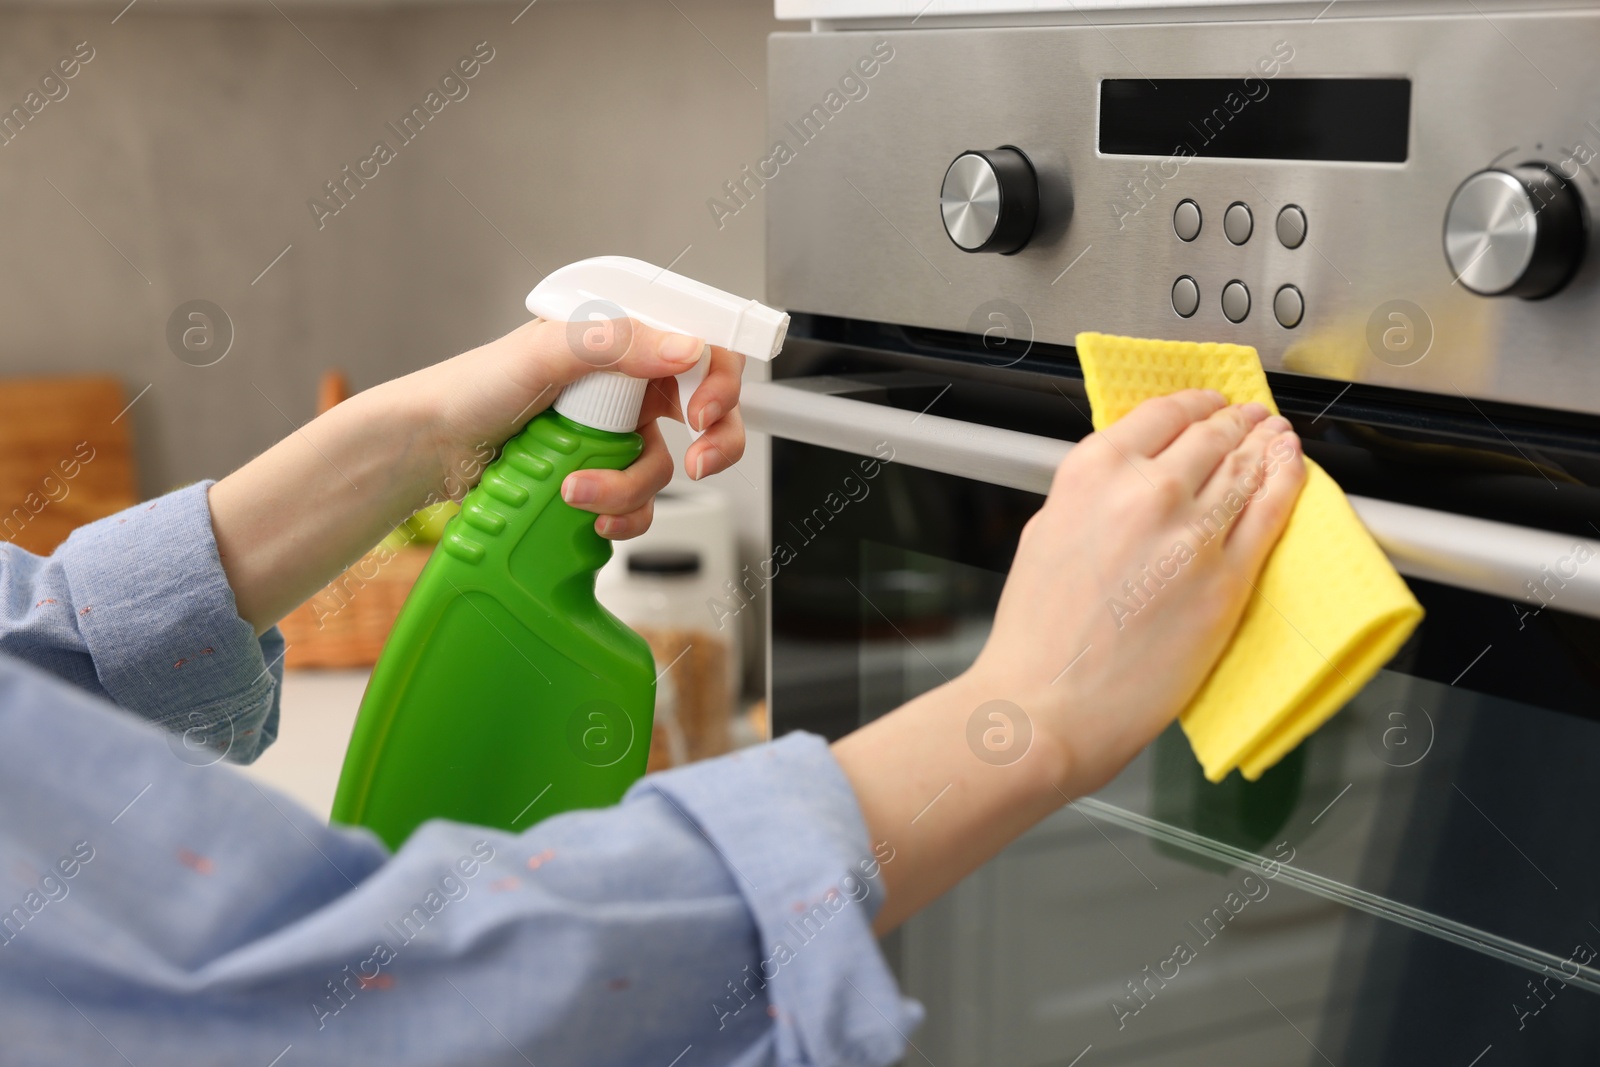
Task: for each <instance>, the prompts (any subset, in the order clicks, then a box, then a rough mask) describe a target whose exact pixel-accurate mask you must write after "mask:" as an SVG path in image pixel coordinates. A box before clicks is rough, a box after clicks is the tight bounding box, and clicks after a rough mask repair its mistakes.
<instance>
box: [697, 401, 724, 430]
mask: <svg viewBox="0 0 1600 1067" xmlns="http://www.w3.org/2000/svg"><path fill="white" fill-rule="evenodd" d="M720 418H722V405H721V404H719V403H717V402H716V401H715V400H713V401H712V402H711V403H709V404H707V405H706V406H705V407H703V408H701V409H700V425H699V426H698V427H697V429H701V430H704V429H705V428H706V427H707V426H710V425H711V424H712V423H714V422H716V421H717V420H718V419H720Z"/></svg>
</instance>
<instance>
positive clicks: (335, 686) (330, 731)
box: [240, 670, 370, 819]
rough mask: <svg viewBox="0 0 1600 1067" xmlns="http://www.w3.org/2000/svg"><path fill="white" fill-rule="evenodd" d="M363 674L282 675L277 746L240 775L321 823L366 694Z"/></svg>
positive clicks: (327, 811)
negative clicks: (300, 807) (273, 788)
mask: <svg viewBox="0 0 1600 1067" xmlns="http://www.w3.org/2000/svg"><path fill="white" fill-rule="evenodd" d="M369 673H370V672H368V671H366V670H346V671H321V670H318V671H310V670H302V671H294V670H291V671H285V672H284V674H283V704H282V712H281V716H282V717H281V720H280V722H279V724H278V740H277V741H275V742H273V744H272V747H271V748H269V749H267V751H266V752H265V753H263V754H262V756H261V758H260V759H258V760H256V762H255V763H253V764H251V765H250V766H248V767H241V768H240V770H242V771H244V773H245V774H247V775H249V776H250V777H251V778H254V779H255V780H256V781H258V782H262V783H264V784H267V785H272V786H276V787H277V788H278V789H280V790H282V791H283V792H285V793H287V794H288V795H289V796H291V797H293V798H294V799H295V800H298V801H299V802H300V803H302V804H304V805H305V806H306V807H308V808H310V809H311V810H312V811H314V812H316V813H317V815H319V816H321V817H322V818H324V819H326V818H327V817H328V813H329V812H331V811H332V810H333V794H334V790H335V789H336V788H337V787H338V784H339V770H340V768H341V767H343V765H344V750H345V748H346V747H347V746H348V745H349V744H350V731H351V730H352V729H353V728H354V726H355V722H356V711H357V709H358V708H359V707H360V706H361V694H362V693H363V692H365V691H366V688H367V677H368V675H369Z"/></svg>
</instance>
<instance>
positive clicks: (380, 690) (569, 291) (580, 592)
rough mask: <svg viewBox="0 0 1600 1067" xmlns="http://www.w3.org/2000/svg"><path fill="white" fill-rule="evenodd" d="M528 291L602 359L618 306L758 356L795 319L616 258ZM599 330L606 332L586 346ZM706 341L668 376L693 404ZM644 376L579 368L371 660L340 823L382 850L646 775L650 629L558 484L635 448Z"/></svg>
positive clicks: (580, 345)
mask: <svg viewBox="0 0 1600 1067" xmlns="http://www.w3.org/2000/svg"><path fill="white" fill-rule="evenodd" d="M527 306H528V310H529V311H531V312H533V313H534V314H535V315H538V316H540V317H542V318H545V319H550V320H554V321H560V322H567V323H570V324H571V325H570V326H569V336H570V337H572V338H573V340H574V342H575V346H576V348H577V349H578V350H580V351H583V350H586V351H589V352H590V353H593V354H594V356H595V359H594V361H595V362H596V364H597V365H601V364H605V363H614V362H615V359H608V358H607V357H606V355H605V353H606V352H608V351H610V350H612V349H614V348H616V347H617V346H616V344H615V338H616V337H617V334H618V331H620V330H621V329H624V328H625V327H623V326H622V325H621V324H620V323H619V322H618V321H617V320H622V319H630V318H631V319H634V320H637V321H639V322H642V323H644V324H645V325H648V326H653V327H655V328H657V329H661V330H668V331H671V332H674V333H682V334H688V335H691V336H696V337H701V338H704V339H705V341H706V342H707V343H708V344H714V345H719V346H722V347H725V348H729V349H732V350H733V351H735V352H740V353H743V354H744V355H746V356H750V357H754V358H757V359H763V360H769V359H771V358H772V357H773V356H775V355H777V353H778V349H779V348H780V347H782V345H783V338H784V334H785V332H786V331H787V329H788V326H789V316H787V315H785V314H783V313H782V312H778V311H774V310H773V309H771V308H769V307H765V306H763V305H762V304H759V303H757V302H755V301H753V300H746V299H743V298H741V297H736V296H733V295H731V294H729V293H725V292H722V291H721V290H719V289H713V288H712V287H711V286H708V285H703V284H701V283H699V282H696V281H693V280H691V279H689V278H684V277H682V276H680V275H677V274H673V273H670V272H668V271H664V270H662V269H660V268H658V267H655V266H652V265H651V264H649V263H645V262H642V261H640V260H637V259H627V258H624V257H621V256H602V257H598V258H595V259H586V260H582V261H580V262H577V263H573V264H570V265H568V266H566V267H562V268H561V269H560V270H557V271H554V272H552V273H551V274H550V275H548V276H547V277H546V278H545V279H544V280H543V281H541V282H540V283H539V285H538V286H537V287H536V288H535V289H534V290H533V292H531V293H529V294H528V301H527ZM608 324H609V325H608ZM594 337H601V338H608V339H609V342H608V343H605V344H602V345H600V346H598V348H597V346H596V345H593V344H587V345H586V344H585V341H586V340H587V339H590V338H594ZM624 350H625V349H624ZM705 355H706V353H705V352H702V358H701V360H700V362H699V363H697V364H696V365H695V366H694V367H692V368H690V369H689V370H688V371H686V372H685V373H683V374H681V375H679V388H680V391H681V396H682V398H683V402H684V406H685V407H687V405H688V399H689V397H690V396H691V395H692V393H693V391H694V387H695V386H696V385H697V384H698V383H699V381H700V379H701V378H702V377H704V373H705ZM616 358H620V352H619V353H618V355H617V357H616ZM648 385H649V383H648V382H647V381H645V380H644V379H640V378H630V377H628V376H626V375H623V374H618V373H614V372H608V371H603V370H597V371H596V372H594V373H592V374H589V375H586V376H585V377H583V378H581V379H579V380H578V381H576V382H574V383H573V384H571V385H569V386H567V387H566V388H565V389H563V390H562V391H561V394H560V395H559V396H558V397H557V398H556V400H555V402H554V403H553V404H552V405H551V407H550V408H549V409H548V410H546V411H544V412H541V413H540V414H539V415H538V416H537V417H535V418H534V419H533V421H531V422H530V423H528V425H527V426H526V427H525V428H524V429H523V430H522V431H521V432H519V433H518V434H517V435H516V436H515V437H513V438H511V440H509V441H507V442H506V444H505V447H504V449H503V450H502V451H501V454H500V456H499V457H498V458H497V459H496V460H495V461H494V462H492V463H490V464H489V465H488V467H487V468H486V469H485V470H484V472H483V478H482V480H481V481H480V482H479V483H478V486H477V487H476V488H475V489H473V490H472V491H471V492H470V493H468V494H467V496H466V498H465V499H464V500H463V501H462V504H461V511H460V513H459V514H458V515H456V516H455V518H453V519H451V520H450V523H449V525H448V526H446V527H445V530H444V534H443V536H442V537H441V538H440V541H439V545H438V547H437V548H436V549H435V550H434V553H433V556H432V557H431V558H430V559H429V560H428V564H427V566H426V567H424V568H423V571H422V574H421V576H420V577H419V578H418V579H417V583H416V585H415V586H413V587H412V590H411V593H410V595H409V596H408V597H407V598H406V602H405V605H404V606H403V607H402V608H401V610H400V615H399V617H398V619H397V620H396V621H395V626H394V630H393V631H392V632H391V633H390V635H389V639H388V641H387V642H386V643H385V645H384V647H383V651H382V653H381V654H380V655H379V657H378V662H377V665H376V666H375V667H374V668H373V672H372V679H371V681H370V682H369V683H368V685H367V691H366V694H365V696H364V697H363V698H362V701H361V710H360V713H359V714H358V716H357V718H356V725H355V731H354V733H353V734H352V736H351V738H350V748H349V750H348V751H347V752H346V754H345V761H344V770H343V772H342V774H341V775H340V777H339V788H338V793H337V795H336V797H335V799H334V804H333V821H334V822H337V823H344V824H347V825H352V826H365V827H368V828H369V829H371V830H373V831H374V832H375V833H377V835H378V836H379V837H381V838H382V839H383V840H384V841H385V842H387V843H388V845H389V846H390V847H391V848H399V847H400V845H401V843H403V842H404V841H405V839H406V838H407V837H409V836H410V834H411V832H412V831H413V830H415V829H416V828H417V827H418V826H420V825H421V824H422V823H424V822H426V821H427V820H428V819H434V818H444V819H452V820H455V821H457V822H466V823H472V824H476V825H480V826H492V827H497V828H500V829H504V830H523V829H526V828H527V827H529V826H531V825H533V824H534V823H536V822H538V821H540V820H541V819H544V818H547V817H549V816H550V815H554V814H556V813H558V812H562V811H570V810H573V809H575V808H595V807H604V806H607V805H610V804H615V803H616V802H617V801H618V800H620V799H621V798H622V794H623V793H624V792H626V790H627V789H628V787H629V786H630V785H632V784H633V783H634V782H635V781H637V780H638V779H639V777H640V776H641V775H643V774H644V767H645V760H646V759H647V757H648V756H649V751H650V730H651V726H652V720H653V718H654V712H655V689H656V672H655V663H654V660H653V659H652V657H651V655H650V649H649V646H648V645H646V644H645V641H644V639H643V638H641V637H640V636H639V635H638V634H636V633H634V632H633V631H632V630H630V629H628V627H626V626H625V625H623V624H622V623H621V622H620V621H619V620H618V619H617V618H616V617H615V616H613V615H612V614H611V613H610V612H608V611H606V609H605V608H603V607H601V606H600V604H599V602H598V601H596V599H595V592H594V589H595V574H596V572H598V571H599V569H600V568H601V567H602V566H603V565H604V564H605V563H606V561H607V560H609V559H610V558H611V543H610V542H609V541H607V540H605V539H604V538H602V537H601V536H600V535H599V534H597V533H595V530H594V519H595V516H594V515H593V514H591V513H589V512H585V511H579V510H578V509H576V508H573V507H571V506H570V505H568V504H567V503H566V502H565V501H563V500H562V499H561V483H562V481H563V480H564V479H565V478H566V476H567V475H568V474H569V473H571V472H572V471H575V470H579V469H581V468H586V467H594V468H610V469H613V470H616V469H621V468H623V467H626V466H627V465H628V464H630V463H632V462H633V461H634V459H636V458H637V457H638V455H639V453H640V451H641V449H642V447H643V442H642V440H641V438H640V437H639V435H638V434H637V433H635V432H634V431H635V428H636V427H637V425H638V419H639V409H640V405H641V404H642V402H643V400H644V392H645V389H646V387H647V386H648Z"/></svg>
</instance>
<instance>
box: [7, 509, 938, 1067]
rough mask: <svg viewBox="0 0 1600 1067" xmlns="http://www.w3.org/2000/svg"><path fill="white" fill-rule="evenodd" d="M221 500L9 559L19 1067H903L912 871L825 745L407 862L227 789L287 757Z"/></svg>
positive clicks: (908, 1023) (14, 1017)
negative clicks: (274, 758) (898, 980)
mask: <svg viewBox="0 0 1600 1067" xmlns="http://www.w3.org/2000/svg"><path fill="white" fill-rule="evenodd" d="M206 488H207V487H206V485H203V484H202V485H196V486H191V487H189V488H187V489H183V490H179V491H178V492H176V493H173V494H170V495H168V496H165V497H162V498H160V499H158V500H156V501H155V502H154V503H147V504H140V505H138V506H136V507H134V508H130V509H129V510H127V511H125V512H122V513H121V514H119V515H114V516H112V517H110V518H107V519H104V520H101V521H100V522H97V523H94V524H92V525H90V526H86V527H84V528H82V529H80V530H78V531H77V532H75V533H74V534H73V535H72V537H71V538H69V539H68V541H67V542H66V543H65V544H64V545H63V546H62V547H61V548H60V549H59V550H57V551H56V553H55V554H54V555H52V556H50V557H49V558H43V559H41V558H40V557H37V556H33V555H30V554H28V553H26V552H23V551H21V550H19V549H17V548H16V547H14V546H0V739H3V743H0V1062H3V1063H5V1064H8V1065H11V1064H49V1065H52V1067H53V1065H58V1064H73V1065H80V1064H102V1063H104V1064H137V1065H139V1067H147V1065H155V1064H160V1065H184V1064H212V1063H230V1064H246V1065H252V1067H279V1065H281V1067H291V1065H293V1064H309V1063H327V1064H338V1065H341V1067H346V1065H347V1067H357V1065H365V1064H372V1065H380V1064H381V1065H383V1067H400V1065H405V1064H419V1065H420V1064H472V1065H489V1064H539V1065H540V1067H544V1065H545V1064H562V1065H576V1064H619V1065H622V1064H625V1065H628V1067H700V1065H705V1064H785V1065H789V1064H796V1065H798V1064H886V1063H890V1062H893V1061H894V1060H896V1059H897V1058H898V1057H899V1056H900V1055H901V1052H902V1050H903V1048H904V1045H905V1043H906V1036H905V1035H906V1034H908V1033H909V1032H910V1030H911V1029H912V1028H913V1027H914V1026H915V1025H916V1023H917V1022H918V1021H919V1020H920V1008H919V1007H918V1006H917V1005H916V1004H915V1003H914V1002H912V1001H909V1000H906V999H904V998H902V997H901V996H900V994H899V992H898V989H897V987H896V985H895V982H894V979H893V977H892V975H891V974H890V972H889V971H888V969H887V967H886V966H885V964H884V961H883V958H882V956H881V954H880V952H879V950H878V946H877V943H876V941H875V940H874V938H873V936H872V932H871V924H872V918H873V915H874V914H875V913H876V911H877V909H878V908H879V907H880V906H881V904H882V901H883V887H882V877H881V871H882V866H883V864H885V863H892V862H893V858H894V849H893V843H892V842H875V841H871V840H869V839H868V836H867V832H866V827H865V825H864V824H863V821H862V818H861V814H860V811H859V809H858V807H857V805H856V802H855V797H854V794H853V792H852V791H851V788H850V785H849V783H848V781H846V779H845V778H844V776H843V774H842V772H841V771H840V769H839V767H838V765H837V764H836V763H835V762H834V761H833V758H832V756H831V755H830V754H829V751H828V748H827V746H826V745H825V744H824V743H823V742H822V740H821V739H819V738H816V737H813V736H809V735H804V734H795V735H790V736H789V737H786V738H784V739H782V740H780V741H778V742H776V743H774V744H770V745H765V746H761V747H758V748H753V749H747V750H745V751H744V752H741V753H738V754H735V755H732V756H728V757H724V758H722V759H719V760H713V761H710V762H706V763H702V764H698V765H695V766H692V767H687V768H683V769H681V770H676V771H670V772H667V773H664V774H658V775H653V776H651V777H649V778H646V779H645V780H643V781H641V782H640V783H639V784H638V785H636V786H635V787H634V788H633V789H632V790H631V791H630V792H629V794H628V796H627V797H626V798H625V799H624V801H623V802H622V803H621V804H620V805H618V806H617V807H615V808H611V809H608V810H603V811H588V812H575V813H571V814H568V815H562V816H558V817H556V818H552V819H549V820H547V821H545V822H543V823H540V824H539V825H538V826H536V827H534V828H532V829H530V830H528V831H527V832H525V833H522V834H510V833H504V832H501V831H497V830H488V829H483V828H480V827H473V826H465V825H460V824H456V823H450V822H444V821H437V822H432V823H428V824H427V825H425V826H424V827H422V828H421V829H420V830H419V831H417V833H416V834H414V835H413V836H412V837H411V839H410V840H409V841H408V842H407V843H406V844H405V846H404V847H403V848H401V849H400V850H399V851H398V852H396V853H393V854H391V853H390V852H389V851H388V850H387V849H386V848H385V847H384V846H383V845H382V844H381V843H380V842H379V841H378V840H377V838H376V837H374V836H373V835H372V834H370V833H368V832H366V831H364V830H356V829H347V828H330V827H329V826H326V825H324V824H323V823H322V822H321V821H320V820H319V819H317V818H315V817H314V816H312V815H311V814H310V813H309V812H307V811H305V810H304V809H302V808H300V807H299V806H297V805H296V804H295V803H294V802H293V801H291V800H289V799H288V798H286V797H284V796H283V795H282V794H279V793H276V792H274V791H273V790H271V789H269V788H266V787H264V786H261V785H258V784H256V783H255V782H253V781H251V780H249V779H247V778H245V777H244V776H243V775H240V774H239V773H237V772H236V771H234V770H233V769H232V768H231V767H230V766H228V764H227V763H226V762H223V761H221V760H220V757H221V756H222V755H223V754H224V753H225V754H226V755H227V756H228V757H229V759H233V760H240V761H248V760H250V759H253V758H254V757H255V756H256V755H257V754H259V753H260V751H261V750H262V749H263V748H264V747H265V746H266V745H268V744H270V743H271V741H272V739H273V737H274V735H275V733H276V730H277V721H278V714H277V702H278V691H279V689H278V687H279V683H280V680H281V667H280V666H279V665H278V661H279V660H280V659H281V654H282V649H283V643H282V639H281V638H280V637H279V636H278V634H277V632H276V631H271V632H269V633H268V634H266V635H265V636H262V637H260V638H257V636H256V635H255V633H254V631H253V629H252V627H251V626H250V625H249V624H248V623H246V622H244V621H243V620H241V619H240V618H239V616H238V613H237V611H236V609H235V605H234V600H233V594H232V591H231V590H230V589H229V587H228V584H227V579H226V577H225V575H224V574H223V571H222V568H221V564H220V562H219V560H218V557H217V547H216V541H215V539H214V538H213V536H212V531H211V519H210V512H209V509H208V507H207V502H206ZM24 661H27V662H24ZM161 727H166V729H162V728H161Z"/></svg>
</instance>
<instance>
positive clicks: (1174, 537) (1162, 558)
mask: <svg viewBox="0 0 1600 1067" xmlns="http://www.w3.org/2000/svg"><path fill="white" fill-rule="evenodd" d="M1304 481H1305V463H1304V461H1303V459H1302V458H1301V455H1300V452H1299V439H1298V438H1297V437H1295V435H1294V433H1293V432H1292V431H1291V430H1290V427H1289V422H1288V420H1287V419H1284V418H1283V417H1282V416H1276V415H1274V416H1269V413H1268V412H1267V409H1266V408H1264V407H1262V406H1261V405H1259V404H1246V405H1244V406H1242V407H1228V406H1225V402H1224V401H1223V398H1222V396H1221V395H1220V394H1218V393H1211V392H1200V391H1198V390H1190V391H1187V392H1182V393H1176V394H1173V395H1171V396H1167V397H1161V398H1158V399H1155V400H1151V401H1148V402H1146V403H1144V404H1141V405H1140V406H1139V407H1138V408H1136V409H1135V410H1134V411H1133V412H1131V413H1129V415H1128V416H1127V417H1126V418H1124V419H1122V420H1121V421H1119V422H1117V423H1116V424H1115V425H1113V426H1111V427H1109V428H1108V429H1106V430H1105V431H1104V432H1103V433H1097V434H1092V435H1090V436H1089V437H1088V438H1086V439H1085V440H1084V441H1083V442H1082V443H1081V444H1080V445H1078V447H1076V448H1074V449H1073V450H1072V452H1071V453H1069V454H1068V456H1067V459H1066V461H1065V462H1063V463H1062V464H1061V467H1060V469H1059V470H1058V471H1057V472H1056V477H1055V481H1054V484H1053V485H1052V487H1051V490H1050V496H1049V499H1047V500H1046V501H1045V506H1044V507H1043V508H1042V509H1041V510H1040V511H1039V513H1038V514H1037V515H1035V516H1034V517H1033V518H1032V519H1031V520H1030V521H1029V522H1028V525H1027V526H1026V527H1025V528H1024V530H1023V534H1022V541H1021V543H1020V544H1019V545H1018V547H1017V556H1016V560H1015V562H1014V563H1013V564H1012V570H1011V576H1010V578H1009V580H1008V581H1007V582H1006V588H1005V592H1004V593H1003V594H1002V596H1001V600H1000V607H999V610H998V611H997V612H996V614H995V625H994V629H993V631H992V632H991V634H990V636H989V640H988V642H987V643H986V644H985V646H984V649H983V653H982V654H981V655H980V656H979V658H978V661H977V663H976V664H975V665H974V666H973V668H972V671H971V674H972V680H973V682H974V683H975V684H976V685H978V686H979V687H980V688H983V689H989V690H993V691H994V692H995V694H996V695H997V696H1002V695H1009V699H1012V700H1014V701H1015V702H1016V703H1017V704H1018V705H1019V706H1020V707H1022V708H1023V709H1025V711H1026V713H1027V714H1029V715H1030V716H1031V717H1032V719H1033V723H1032V725H1033V726H1034V729H1035V730H1036V731H1037V740H1039V741H1042V742H1043V743H1045V744H1054V745H1057V746H1059V748H1060V750H1061V751H1060V752H1059V753H1057V754H1056V758H1057V759H1058V760H1059V762H1060V764H1061V766H1063V767H1064V768H1065V769H1066V772H1067V775H1068V778H1067V780H1066V781H1064V782H1062V783H1061V785H1062V787H1063V788H1064V789H1066V790H1067V792H1068V793H1069V794H1070V795H1072V796H1080V795H1083V794H1085V793H1091V792H1093V791H1094V790H1096V789H1098V788H1099V787H1100V786H1101V785H1103V784H1105V782H1106V781H1108V780H1109V779H1110V778H1111V777H1113V776H1114V775H1115V774H1116V773H1117V771H1119V770H1121V769H1122V767H1123V766H1124V765H1125V764H1126V763H1127V762H1128V761H1129V760H1131V759H1132V758H1133V757H1134V756H1135V755H1137V754H1138V752H1139V750H1140V749H1142V748H1143V747H1144V746H1145V745H1146V744H1148V743H1149V742H1150V741H1151V740H1153V739H1154V738H1155V736H1156V735H1157V734H1158V733H1160V732H1161V731H1162V730H1163V729H1164V728H1165V727H1166V726H1167V724H1168V723H1170V722H1171V721H1172V720H1173V719H1174V718H1175V717H1176V716H1177V714H1178V712H1179V711H1181V710H1183V708H1184V707H1185V706H1187V705H1188V703H1189V701H1190V700H1191V699H1192V698H1193V696H1194V694H1195V692H1196V691H1197V690H1198V689H1199V688H1200V683H1201V682H1203V681H1204V680H1205V678H1206V675H1207V674H1208V673H1210V671H1211V667H1212V665H1213V664H1215V663H1216V661H1217V658H1218V657H1219V656H1220V655H1221V654H1222V650H1223V648H1224V647H1226V645H1227V643H1228V640H1229V638H1230V637H1232V635H1233V631H1234V629H1235V627H1236V626H1237V625H1238V623H1239V617H1240V616H1241V615H1242V614H1243V612H1244V607H1245V604H1246V602H1247V601H1248V600H1249V598H1250V593H1251V591H1252V589H1253V588H1254V584H1253V583H1254V581H1255V578H1256V575H1257V574H1259V573H1260V571H1261V567H1262V565H1263V564H1264V563H1265V562H1266V558H1267V554H1268V553H1269V552H1270V551H1271V550H1272V546H1273V545H1274V544H1276V543H1277V540H1278V535H1279V534H1280V533H1282V531H1283V527H1284V524H1285V523H1286V522H1287V521H1288V518H1289V514H1290V512H1291V511H1292V510H1293V508H1294V503H1295V500H1296V498H1297V497H1298V495H1299V492H1300V487H1301V485H1302V484H1303V483H1304Z"/></svg>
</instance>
